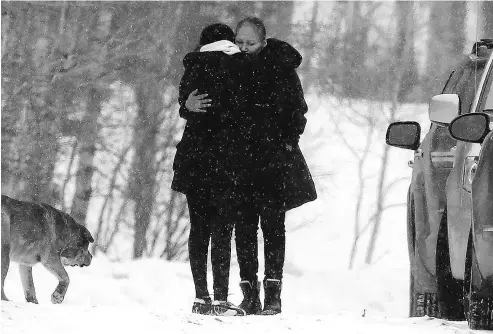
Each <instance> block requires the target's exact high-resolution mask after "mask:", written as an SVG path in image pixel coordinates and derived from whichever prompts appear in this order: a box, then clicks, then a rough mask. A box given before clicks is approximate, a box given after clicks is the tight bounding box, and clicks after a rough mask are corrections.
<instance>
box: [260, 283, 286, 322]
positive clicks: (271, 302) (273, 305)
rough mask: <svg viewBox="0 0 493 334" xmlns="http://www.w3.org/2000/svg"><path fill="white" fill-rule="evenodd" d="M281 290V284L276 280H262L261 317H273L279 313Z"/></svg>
mask: <svg viewBox="0 0 493 334" xmlns="http://www.w3.org/2000/svg"><path fill="white" fill-rule="evenodd" d="M281 288H282V282H281V281H280V280H278V279H270V278H267V279H265V280H264V296H265V299H264V310H263V311H262V312H261V313H260V314H261V315H274V314H278V313H281Z"/></svg>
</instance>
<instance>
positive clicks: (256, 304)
mask: <svg viewBox="0 0 493 334" xmlns="http://www.w3.org/2000/svg"><path fill="white" fill-rule="evenodd" d="M240 288H241V291H242V292H243V301H242V302H241V304H240V305H239V308H241V309H244V310H245V312H246V314H259V313H260V312H261V311H262V303H261V302H260V282H256V283H253V282H249V281H241V282H240Z"/></svg>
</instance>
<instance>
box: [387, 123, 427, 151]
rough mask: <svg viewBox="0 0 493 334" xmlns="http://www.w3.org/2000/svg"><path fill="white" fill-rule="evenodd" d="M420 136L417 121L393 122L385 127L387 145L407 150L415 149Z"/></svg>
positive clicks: (419, 127)
mask: <svg viewBox="0 0 493 334" xmlns="http://www.w3.org/2000/svg"><path fill="white" fill-rule="evenodd" d="M420 138H421V126H420V125H419V123H418V122H393V123H390V125H389V126H388V128H387V134H386V135H385V142H386V143H387V145H390V146H395V147H399V148H405V149H409V150H413V151H415V150H417V149H418V147H419V143H420Z"/></svg>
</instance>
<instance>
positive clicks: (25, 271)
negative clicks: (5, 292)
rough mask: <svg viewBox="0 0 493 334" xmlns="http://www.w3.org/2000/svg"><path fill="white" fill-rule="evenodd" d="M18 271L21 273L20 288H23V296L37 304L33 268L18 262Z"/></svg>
mask: <svg viewBox="0 0 493 334" xmlns="http://www.w3.org/2000/svg"><path fill="white" fill-rule="evenodd" d="M19 273H20V275H21V282H22V288H23V289H24V297H26V301H27V302H29V303H34V304H37V303H38V300H37V299H36V290H35V289H34V281H33V268H32V267H29V266H24V265H22V264H19Z"/></svg>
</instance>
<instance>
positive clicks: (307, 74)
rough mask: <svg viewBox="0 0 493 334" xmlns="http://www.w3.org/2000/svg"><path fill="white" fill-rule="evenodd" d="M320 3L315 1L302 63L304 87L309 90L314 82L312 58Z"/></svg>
mask: <svg viewBox="0 0 493 334" xmlns="http://www.w3.org/2000/svg"><path fill="white" fill-rule="evenodd" d="M318 10H319V3H318V1H315V2H314V3H313V7H312V18H311V21H310V32H309V35H308V38H307V39H308V43H307V45H306V51H305V56H304V57H303V64H302V65H301V72H302V73H303V80H302V83H303V89H304V90H305V91H308V89H309V86H310V85H311V84H312V83H313V82H314V75H313V74H312V73H311V71H310V69H311V68H312V58H313V55H314V54H315V47H316V41H315V37H316V35H317V32H318V25H317V18H318V15H317V13H318Z"/></svg>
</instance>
